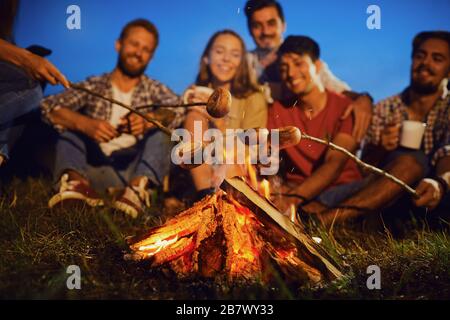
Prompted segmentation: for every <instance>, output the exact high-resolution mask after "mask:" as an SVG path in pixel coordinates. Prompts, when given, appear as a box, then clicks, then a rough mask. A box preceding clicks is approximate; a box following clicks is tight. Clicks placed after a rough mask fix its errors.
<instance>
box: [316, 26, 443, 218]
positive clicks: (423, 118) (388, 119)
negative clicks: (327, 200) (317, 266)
mask: <svg viewBox="0 0 450 320" xmlns="http://www.w3.org/2000/svg"><path fill="white" fill-rule="evenodd" d="M449 74H450V33H449V32H447V31H435V32H422V33H419V34H418V35H417V36H416V37H415V38H414V41H413V48H412V64H411V75H410V77H411V80H410V85H409V86H408V87H407V88H406V89H405V90H404V91H403V92H402V93H400V94H397V95H394V96H392V97H390V98H387V99H385V100H383V101H381V102H379V103H378V104H377V105H376V107H375V110H374V117H373V119H372V124H371V126H370V129H369V132H368V137H367V143H366V147H365V149H364V154H363V157H364V160H366V161H368V162H370V163H372V164H375V165H379V166H382V167H383V168H384V169H385V170H386V171H388V172H389V173H391V174H392V175H394V176H396V177H397V178H399V179H401V180H403V181H404V182H405V183H406V184H408V185H410V186H416V185H417V184H418V186H417V188H416V192H417V194H418V198H417V199H412V200H413V201H411V197H410V196H409V195H408V196H404V195H405V192H404V190H403V189H402V188H401V187H400V186H398V185H397V184H395V183H393V182H392V181H391V180H388V179H386V178H384V177H379V176H377V177H374V176H369V177H368V178H366V179H365V180H367V181H368V183H366V185H365V187H364V188H362V189H361V190H359V191H358V192H356V193H354V194H353V195H352V196H351V197H350V198H349V199H347V200H346V201H343V202H342V203H341V204H340V205H339V206H340V207H341V206H342V207H343V208H340V209H339V210H328V211H326V212H323V213H322V214H321V215H320V216H319V217H320V219H321V220H322V221H323V222H324V223H330V222H331V221H332V220H334V219H335V221H343V220H346V219H349V218H352V217H356V216H359V215H363V214H364V213H367V212H368V211H369V212H370V211H381V209H384V208H386V207H390V208H389V209H387V210H383V211H387V212H388V213H392V215H399V214H402V213H403V212H409V211H410V209H414V207H413V206H412V204H413V203H414V204H415V205H416V206H420V207H426V208H428V209H429V210H433V212H431V213H429V214H428V216H437V215H439V214H441V213H442V214H447V218H448V214H449V212H450V198H449V195H448V192H447V191H448V188H449V184H450V96H449V95H448V94H447V90H446V86H447V78H448V77H449ZM404 120H413V121H420V122H423V123H426V124H427V126H426V129H425V134H424V136H423V140H422V143H421V146H420V149H419V150H413V149H410V148H404V147H402V146H400V145H399V142H400V137H401V126H402V122H403V121H404ZM424 177H425V179H422V178H424ZM421 179H422V180H421ZM401 196H404V198H405V199H401V200H402V201H397V200H398V199H399V198H400V197H401ZM394 203H395V205H394V206H392V205H393V204H394ZM399 206H400V207H402V209H398V208H399ZM395 208H397V209H395Z"/></svg>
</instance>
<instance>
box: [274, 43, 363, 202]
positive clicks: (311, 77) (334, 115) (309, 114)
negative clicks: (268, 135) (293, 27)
mask: <svg viewBox="0 0 450 320" xmlns="http://www.w3.org/2000/svg"><path fill="white" fill-rule="evenodd" d="M278 53H279V57H280V58H279V59H280V73H281V79H282V81H283V85H284V87H285V89H287V90H288V91H290V92H289V94H286V96H292V93H293V94H294V96H295V97H294V98H292V99H289V100H288V101H276V102H275V103H274V104H273V106H272V107H271V108H270V110H269V120H268V128H269V129H275V128H280V127H285V126H296V127H298V128H299V129H300V130H301V131H302V132H305V133H307V134H309V135H311V136H315V137H318V138H325V139H330V140H331V141H332V142H333V143H335V144H337V145H339V146H341V147H344V148H346V149H347V150H350V151H355V150H356V148H357V142H356V140H355V139H354V138H353V137H352V129H353V119H352V118H351V117H347V118H345V119H342V116H343V114H344V112H345V110H346V108H347V107H348V105H349V104H350V103H351V100H350V99H349V98H347V97H345V96H344V95H340V94H336V93H333V92H330V91H327V90H325V89H324V87H323V85H322V83H321V82H320V79H319V72H320V67H321V64H320V60H319V56H320V48H319V45H318V44H317V43H316V42H315V41H314V40H313V39H311V38H309V37H305V36H289V37H288V38H287V39H286V40H285V41H284V43H283V44H282V45H281V47H280V48H279V51H278ZM281 157H282V164H284V165H283V167H284V173H285V178H286V180H285V181H284V183H283V186H282V193H284V194H286V193H288V194H290V197H288V199H291V200H292V201H286V199H283V201H276V202H278V204H280V203H281V208H280V209H281V210H284V209H286V204H290V203H294V204H296V205H298V204H303V205H305V204H306V202H310V201H312V200H317V201H319V202H320V203H322V204H324V205H325V206H327V207H334V206H335V205H337V204H338V203H339V202H341V201H343V200H345V199H346V198H347V196H350V195H351V194H352V193H353V192H354V191H355V189H357V188H359V187H360V186H361V183H362V182H361V181H362V180H361V179H362V177H361V174H360V172H359V170H358V168H357V166H356V164H355V163H354V162H353V161H350V160H349V159H348V157H347V156H346V155H344V154H342V153H340V152H338V151H335V150H331V149H327V148H326V146H324V145H321V144H318V143H316V142H312V141H308V140H302V141H301V142H300V143H299V144H298V145H296V146H294V147H291V148H288V149H286V150H285V151H284V153H282V156H281ZM355 182H356V183H355ZM287 202H289V203H287Z"/></svg>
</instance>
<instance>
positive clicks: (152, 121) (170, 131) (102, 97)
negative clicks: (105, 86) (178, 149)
mask: <svg viewBox="0 0 450 320" xmlns="http://www.w3.org/2000/svg"><path fill="white" fill-rule="evenodd" d="M70 87H71V88H73V89H76V90H79V91H84V92H86V93H89V94H90V95H93V96H95V97H97V98H100V99H103V100H106V101H109V102H111V103H115V104H117V105H119V106H121V107H123V108H125V109H127V110H129V111H130V112H133V113H135V114H137V115H138V116H140V117H142V118H144V119H145V120H146V121H148V122H150V123H152V124H154V125H155V126H156V127H157V128H158V129H160V130H161V131H162V132H164V133H165V134H167V135H168V136H172V130H170V129H169V128H167V127H166V126H164V125H163V124H162V123H161V122H159V121H158V120H155V119H152V118H150V117H149V116H147V115H146V114H144V113H142V112H140V111H139V110H136V109H135V108H133V107H131V106H129V105H127V104H125V103H122V102H120V101H118V100H116V99H113V98H109V97H106V96H104V95H101V94H99V93H97V92H95V91H92V90H89V89H87V88H85V87H83V86H80V85H77V84H74V83H71V84H70Z"/></svg>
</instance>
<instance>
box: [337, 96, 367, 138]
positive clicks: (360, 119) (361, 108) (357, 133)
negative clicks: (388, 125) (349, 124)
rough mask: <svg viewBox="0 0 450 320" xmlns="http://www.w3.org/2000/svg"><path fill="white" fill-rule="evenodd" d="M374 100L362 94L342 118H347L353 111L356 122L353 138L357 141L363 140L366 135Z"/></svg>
mask: <svg viewBox="0 0 450 320" xmlns="http://www.w3.org/2000/svg"><path fill="white" fill-rule="evenodd" d="M372 108H373V106H372V101H371V100H370V99H369V97H367V96H364V95H361V96H359V97H358V98H356V100H355V101H353V102H352V103H351V104H350V105H349V106H348V107H347V109H346V110H345V112H344V114H343V116H342V117H341V119H342V120H344V119H346V118H347V117H348V116H350V114H351V113H352V112H353V114H354V116H355V124H354V126H353V134H352V135H353V138H355V140H356V141H357V142H361V141H362V139H364V136H365V135H366V132H367V129H368V128H369V126H370V121H371V119H372Z"/></svg>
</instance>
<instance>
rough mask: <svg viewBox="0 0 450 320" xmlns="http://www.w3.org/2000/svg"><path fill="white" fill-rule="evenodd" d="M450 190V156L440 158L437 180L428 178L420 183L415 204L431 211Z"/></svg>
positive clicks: (437, 167) (437, 166)
mask: <svg viewBox="0 0 450 320" xmlns="http://www.w3.org/2000/svg"><path fill="white" fill-rule="evenodd" d="M449 188H450V156H444V157H443V158H440V159H439V160H438V162H437V165H436V178H434V179H433V178H426V179H423V180H421V181H420V183H419V185H418V186H417V189H416V192H417V195H418V198H417V199H414V204H415V205H416V206H418V207H426V208H429V209H434V208H436V207H437V206H438V205H439V203H440V202H441V200H442V197H443V196H444V194H445V193H446V192H448V190H449Z"/></svg>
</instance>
